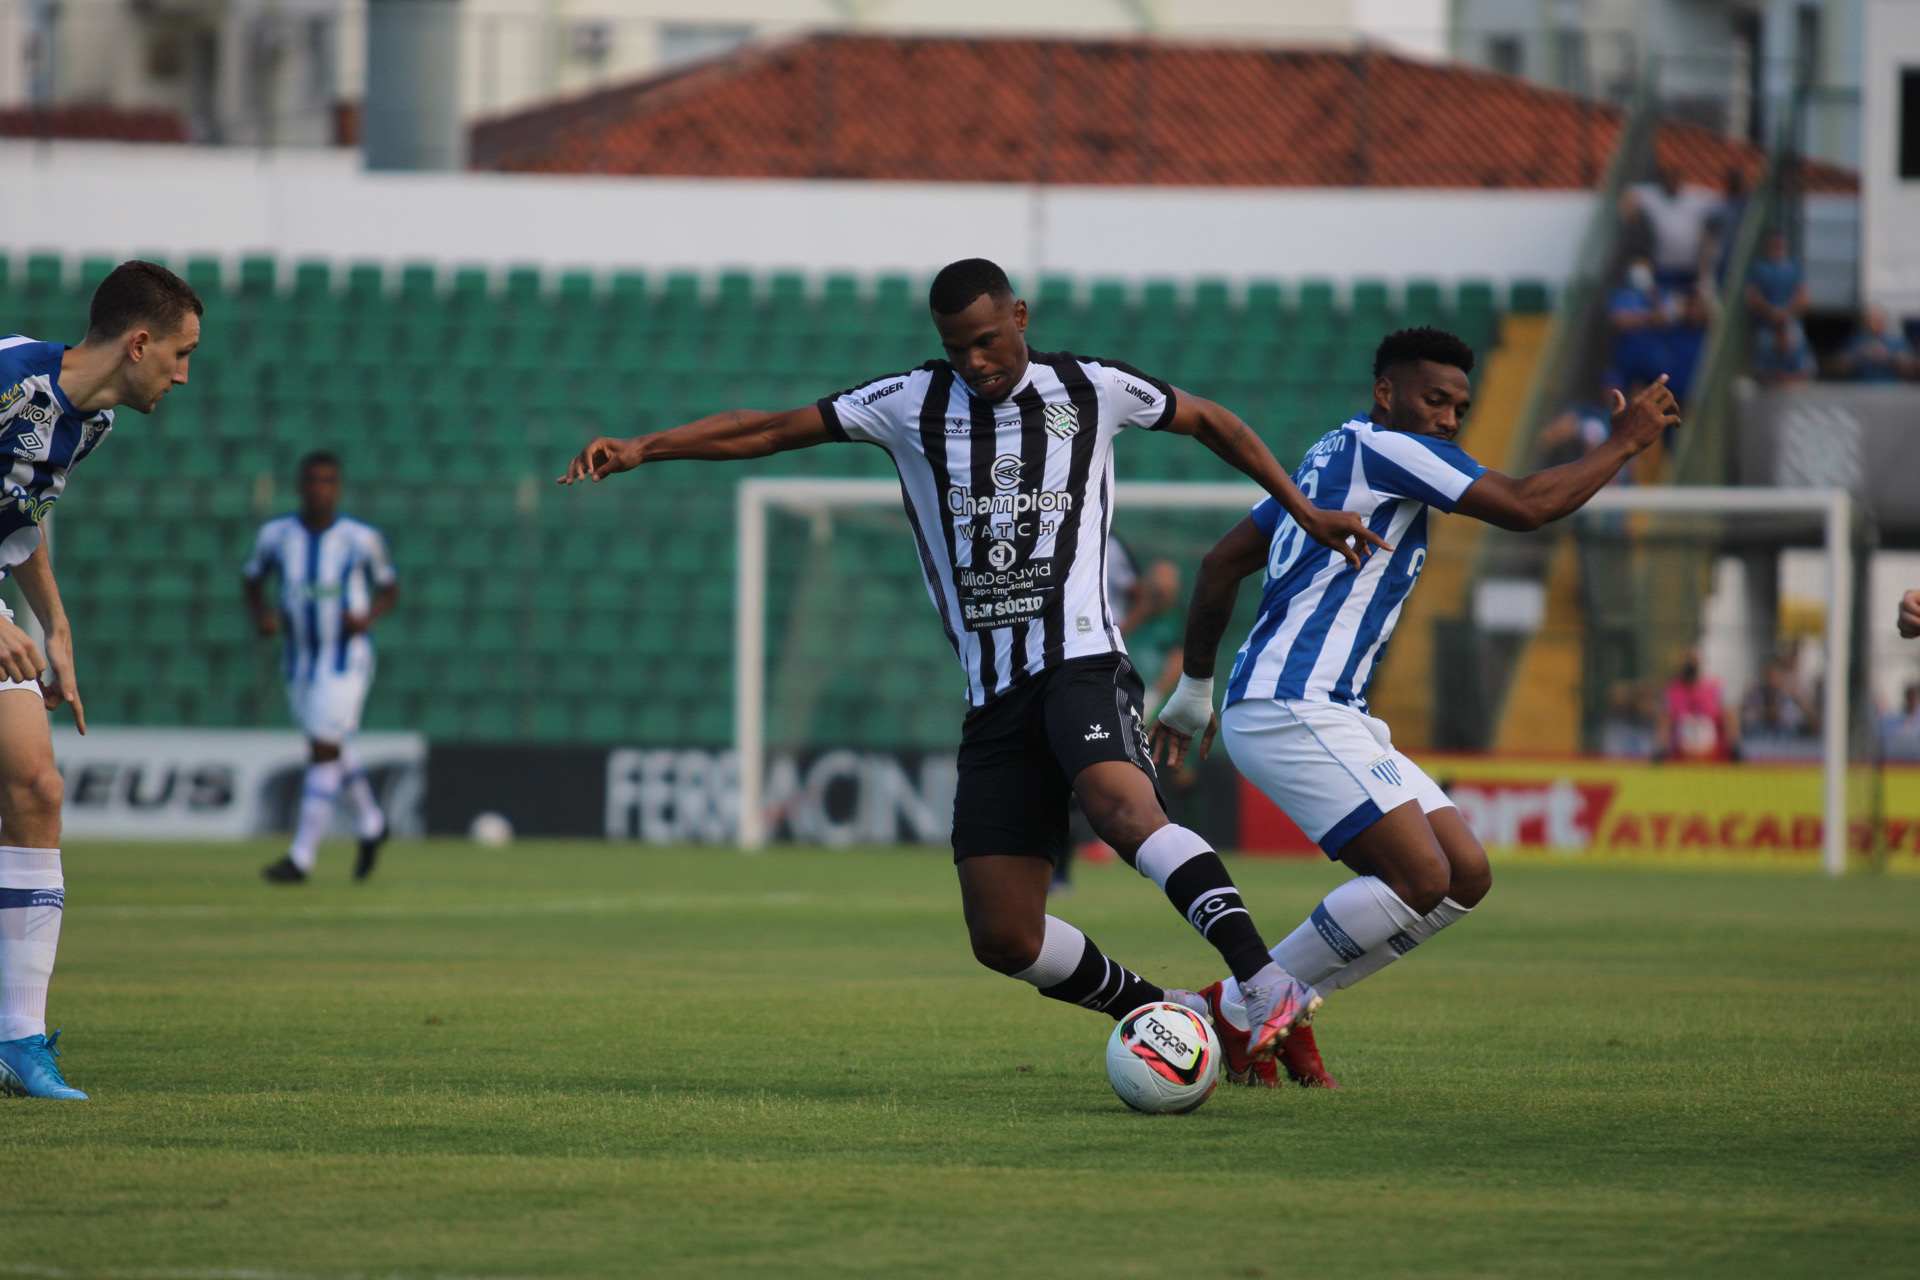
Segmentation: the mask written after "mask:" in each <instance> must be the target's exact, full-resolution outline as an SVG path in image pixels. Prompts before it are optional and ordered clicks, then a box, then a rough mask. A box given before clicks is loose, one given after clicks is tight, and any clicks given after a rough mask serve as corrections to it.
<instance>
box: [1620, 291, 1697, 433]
mask: <svg viewBox="0 0 1920 1280" xmlns="http://www.w3.org/2000/svg"><path fill="white" fill-rule="evenodd" d="M1610 314H1611V317H1612V320H1613V368H1612V370H1611V379H1610V380H1611V381H1612V382H1613V383H1614V385H1616V386H1619V387H1621V388H1623V390H1624V394H1625V395H1626V397H1627V398H1628V399H1629V400H1631V399H1632V398H1633V397H1634V396H1636V395H1638V394H1639V393H1640V391H1641V389H1642V388H1644V387H1646V386H1647V385H1649V384H1650V383H1652V382H1653V380H1654V379H1656V378H1658V377H1659V376H1660V375H1661V374H1663V373H1664V374H1666V375H1667V386H1668V387H1669V388H1670V389H1671V390H1672V392H1673V394H1674V396H1675V397H1677V398H1678V399H1681V400H1685V399H1686V397H1687V392H1688V390H1689V389H1690V387H1691V385H1692V382H1693V369H1694V365H1696V364H1697V363H1699V359H1700V347H1701V344H1702V343H1703V342H1704V341H1705V340H1706V332H1707V312H1706V306H1705V304H1704V303H1703V302H1702V301H1701V298H1700V294H1699V293H1698V291H1697V290H1694V289H1691V288H1689V289H1685V290H1675V289H1672V288H1669V287H1667V286H1666V285H1663V284H1661V283H1660V279H1659V276H1658V274H1657V273H1656V272H1655V271H1654V268H1653V262H1652V261H1651V260H1650V259H1648V258H1645V257H1639V258H1635V259H1633V261H1632V262H1630V263H1629V264H1628V265H1627V273H1626V276H1625V278H1624V279H1623V280H1622V281H1621V282H1620V287H1619V288H1618V289H1616V290H1614V293H1613V299H1612V302H1611V304H1610Z"/></svg>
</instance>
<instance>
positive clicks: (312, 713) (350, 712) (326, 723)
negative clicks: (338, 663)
mask: <svg viewBox="0 0 1920 1280" xmlns="http://www.w3.org/2000/svg"><path fill="white" fill-rule="evenodd" d="M372 683H373V677H372V674H371V673H369V672H365V671H323V672H321V673H319V674H318V675H315V676H314V677H313V678H312V679H309V680H295V681H292V682H291V683H289V684H288V685H287V705H288V706H289V707H291V708H292V709H293V719H294V723H296V724H298V725H299V726H300V731H301V732H302V733H304V734H306V735H307V737H309V738H311V739H313V741H315V742H324V743H327V744H328V745H330V746H339V745H340V744H341V743H344V742H345V741H346V740H347V739H348V738H351V737H352V736H353V735H354V734H355V733H357V732H358V731H359V729H360V710H361V708H362V707H364V706H365V705H366V702H367V688H368V686H369V685H371V684H372Z"/></svg>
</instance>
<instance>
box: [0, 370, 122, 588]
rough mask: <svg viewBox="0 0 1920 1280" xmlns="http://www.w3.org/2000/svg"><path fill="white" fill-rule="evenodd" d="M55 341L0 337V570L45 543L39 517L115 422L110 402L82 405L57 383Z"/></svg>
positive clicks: (1, 573) (0, 575) (4, 573)
mask: <svg viewBox="0 0 1920 1280" xmlns="http://www.w3.org/2000/svg"><path fill="white" fill-rule="evenodd" d="M66 351H67V348H66V346H65V345H64V344H62V343H58V342H36V341H34V340H33V339H32V338H23V337H21V336H20V335H19V334H13V335H11V336H9V337H5V338H0V467H5V468H6V473H5V476H4V478H0V578H4V577H6V576H7V570H9V569H11V568H13V566H15V565H17V564H19V563H21V562H22V561H23V560H25V559H26V558H27V557H28V556H30V555H32V554H33V552H34V548H36V547H38V546H39V545H40V522H41V520H43V519H45V518H46V514H47V512H48V511H49V510H51V509H52V507H53V504H54V502H55V501H56V500H58V498H59V497H60V492H61V490H63V489H65V488H66V487H67V472H68V471H70V470H72V469H73V467H74V465H75V464H76V463H78V462H79V461H80V459H82V458H84V457H86V456H87V455H88V454H89V453H92V452H93V450H94V448H95V447H96V446H98V445H99V443H100V441H101V440H103V439H105V438H106V434H107V432H109V431H111V430H113V410H111V409H102V410H100V411H99V412H98V413H81V412H79V411H78V410H76V409H75V408H74V407H73V402H72V401H70V400H68V399H67V397H66V393H65V392H63V391H61V390H60V357H61V356H63V355H65V354H66Z"/></svg>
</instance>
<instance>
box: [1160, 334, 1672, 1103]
mask: <svg viewBox="0 0 1920 1280" xmlns="http://www.w3.org/2000/svg"><path fill="white" fill-rule="evenodd" d="M1471 372H1473V350H1472V348H1470V347H1468V346H1467V344H1466V343H1464V342H1462V341H1461V340H1460V339H1459V338H1456V337H1454V336H1453V335H1452V334H1450V333H1444V332H1442V331H1440V330H1438V329H1429V328H1420V329H1402V330H1400V331H1399V332H1397V333H1392V334H1389V335H1387V337H1386V339H1385V340H1384V341H1382V342H1381V343H1380V346H1379V349H1378V350H1377V351H1376V352H1375V354H1374V361H1373V377H1374V381H1373V397H1374V403H1373V409H1372V412H1371V413H1370V414H1369V415H1367V416H1365V417H1358V418H1354V419H1352V420H1351V421H1349V422H1347V423H1346V424H1345V425H1343V426H1340V427H1338V428H1336V429H1334V430H1333V431H1330V432H1328V433H1327V434H1326V435H1324V436H1322V437H1321V438H1320V440H1319V442H1318V443H1316V444H1315V445H1314V446H1313V448H1312V449H1310V450H1308V451H1307V456H1306V459H1305V461H1303V462H1302V463H1301V464H1300V466H1299V468H1298V469H1297V470H1296V471H1295V472H1294V483H1295V484H1297V485H1298V486H1299V487H1300V490H1301V492H1302V493H1305V494H1307V495H1308V496H1309V497H1310V498H1311V499H1312V500H1313V502H1314V503H1315V504H1316V505H1317V506H1320V507H1322V508H1325V509H1328V510H1334V511H1350V512H1353V513H1354V514H1355V515H1358V516H1359V517H1361V518H1362V519H1364V520H1365V521H1366V522H1367V523H1368V525H1369V526H1371V527H1372V529H1373V531H1374V532H1375V533H1376V534H1378V535H1380V536H1381V537H1383V538H1385V539H1386V540H1387V541H1388V542H1390V543H1392V544H1393V546H1394V548H1395V550H1394V552H1393V554H1392V555H1390V556H1389V555H1378V556H1374V557H1372V558H1370V559H1369V560H1367V561H1366V563H1364V564H1360V565H1354V564H1350V563H1349V562H1348V561H1346V560H1345V559H1342V558H1341V557H1339V556H1329V555H1324V554H1322V553H1321V552H1320V551H1319V550H1318V549H1317V548H1315V547H1312V546H1309V545H1308V539H1307V538H1305V537H1304V536H1302V534H1301V532H1300V530H1298V529H1296V528H1294V527H1293V521H1292V520H1291V519H1290V518H1289V517H1288V516H1287V515H1286V513H1285V512H1283V511H1281V510H1280V508H1279V506H1278V505H1277V504H1275V503H1273V502H1271V501H1262V502H1261V503H1259V504H1258V505H1256V506H1255V507H1254V509H1253V511H1252V513H1251V514H1250V515H1248V516H1247V517H1246V518H1245V519H1243V520H1241V521H1240V523H1239V524H1237V525H1235V526H1234V527H1233V529H1231V530H1229V531H1228V533H1227V534H1226V536H1225V537H1223V538H1221V539H1220V541H1219V542H1218V543H1216V544H1215V545H1214V547H1213V549H1212V550H1211V551H1209V552H1208V553H1207V555H1206V559H1205V560H1204V561H1203V562H1202V563H1201V566H1200V576H1199V578H1198V579H1197V580H1196V581H1195V582H1194V586H1193V600H1192V603H1191V604H1190V605H1189V607H1188V613H1187V638H1186V644H1185V658H1184V666H1185V673H1184V674H1183V675H1182V676H1181V678H1180V685H1179V687H1178V688H1177V689H1175V690H1174V693H1173V696H1172V697H1171V698H1169V699H1168V700H1167V705H1166V706H1164V707H1162V708H1161V709H1160V716H1159V719H1158V721H1157V722H1156V723H1155V724H1154V728H1153V735H1152V740H1153V744H1154V749H1155V750H1156V751H1158V752H1161V753H1163V754H1164V755H1165V756H1166V757H1167V760H1168V762H1169V763H1171V764H1173V765H1176V766H1177V765H1178V764H1179V763H1180V762H1181V761H1183V760H1184V759H1185V757H1186V754H1187V748H1188V744H1189V743H1191V742H1192V740H1193V738H1194V736H1195V735H1196V734H1199V733H1201V732H1202V731H1203V730H1204V731H1205V736H1204V737H1203V738H1201V741H1200V752H1201V754H1202V755H1203V756H1204V755H1205V754H1206V752H1207V748H1208V747H1209V746H1210V745H1211V743H1212V741H1213V735H1214V732H1215V730H1216V729H1224V731H1225V734H1226V742H1227V750H1228V752H1229V753H1231V755H1232V757H1233V763H1234V765H1235V766H1236V767H1237V768H1238V769H1239V770H1240V772H1241V773H1242V774H1243V775H1245V776H1246V777H1247V779H1248V780H1249V781H1251V782H1252V783H1253V784H1254V785H1255V786H1257V787H1259V788H1260V789H1261V790H1262V791H1264V792H1265V793H1266V794H1267V795H1268V796H1269V797H1270V798H1271V799H1272V800H1273V802H1274V803H1275V804H1277V805H1279V806H1280V807H1281V808H1282V809H1283V810H1285V811H1286V814H1287V816H1288V817H1290V818H1292V819H1293V820H1294V822H1295V823H1297V824H1299V826H1300V829H1301V830H1302V831H1304V832H1306V833H1307V835H1308V836H1309V837H1310V838H1311V839H1313V840H1314V842H1315V843H1317V844H1318V845H1319V846H1320V847H1321V848H1322V849H1323V850H1325V851H1326V854H1327V856H1328V857H1329V858H1333V859H1335V860H1337V861H1340V862H1344V863H1346V864H1347V866H1348V867H1350V868H1351V869H1352V870H1353V872H1354V874H1355V878H1354V879H1352V880H1349V881H1348V882H1347V883H1345V884H1343V885H1341V886H1340V887H1339V888H1337V889H1335V890H1334V891H1333V892H1332V893H1330V894H1328V895H1327V897H1326V899H1325V901H1323V902H1322V903H1321V904H1320V905H1319V906H1318V907H1316V908H1314V911H1313V914H1312V915H1311V916H1310V917H1309V918H1308V919H1307V920H1306V922H1305V923H1303V924H1301V926H1300V927H1299V928H1298V929H1295V930H1294V931H1293V933H1291V934H1289V935H1288V936H1287V938H1286V939H1285V940H1284V941H1282V942H1281V943H1280V945H1279V946H1277V947H1275V948H1274V949H1273V957H1274V959H1275V960H1276V961H1278V962H1279V964H1280V966H1281V967H1282V968H1284V969H1285V970H1286V971H1287V972H1289V973H1291V974H1293V975H1294V976H1296V977H1298V978H1300V979H1301V980H1303V981H1305V982H1307V983H1310V984H1312V985H1313V987H1314V988H1315V991H1316V994H1318V995H1319V996H1321V997H1325V996H1328V995H1331V994H1332V993H1333V992H1335V991H1339V990H1342V989H1344V988H1346V987H1349V986H1352V985H1353V984H1354V983H1355V982H1358V981H1359V980H1360V979H1362V978H1364V977H1366V976H1367V975H1368V974H1370V973H1374V972H1377V971H1378V970H1379V969H1381V968H1383V967H1384V966H1386V965H1388V964H1391V963H1393V961H1394V960H1396V959H1398V958H1399V957H1400V956H1402V955H1405V954H1406V953H1407V952H1408V951H1411V950H1412V949H1413V948H1414V947H1416V946H1418V945H1419V944H1420V943H1421V942H1422V941H1424V940H1426V939H1427V938H1430V937H1432V936H1433V935H1434V934H1435V933H1438V932H1439V931H1440V930H1441V929H1444V928H1446V927H1447V926H1448V925H1450V924H1453V923H1455V922H1456V921H1458V920H1461V919H1464V918H1465V917H1466V915H1467V913H1468V912H1469V911H1471V910H1472V909H1473V907H1474V906H1475V905H1476V904H1478V903H1479V901H1480V900H1481V899H1482V898H1483V897H1485V896H1486V893H1487V890H1488V889H1489V888H1491V887H1492V884H1493V874H1492V872H1491V870H1490V869H1489V868H1488V866H1487V854H1486V850H1485V849H1483V848H1481V847H1480V842H1479V840H1477V839H1475V838H1474V835H1473V832H1472V831H1470V830H1469V829H1468V828H1467V824H1466V823H1465V822H1463V821H1462V820H1461V818H1460V812H1459V810H1458V809H1456V808H1455V807H1454V805H1453V801H1452V800H1450V799H1448V798H1447V794H1446V793H1445V792H1444V791H1442V790H1441V789H1440V788H1439V787H1438V786H1436V785H1435V784H1434V782H1433V780H1432V779H1430V778H1428V777H1427V775H1426V774H1425V773H1424V772H1422V771H1421V769H1420V766H1419V765H1417V764H1415V763H1414V762H1413V761H1412V760H1410V759H1408V758H1407V756H1405V755H1404V754H1402V753H1401V752H1399V751H1397V750H1395V749H1394V746H1393V742H1392V740H1391V738H1390V736H1389V734H1388V730H1387V726H1386V724H1385V723H1384V722H1383V721H1380V720H1377V719H1375V718H1374V717H1372V716H1370V715H1368V714H1367V700H1366V689H1367V684H1368V682H1369V681H1370V680H1371V679H1372V677H1373V673H1374V671H1375V670H1376V669H1377V667H1378V664H1379V660H1380V653H1381V650H1382V649H1383V648H1384V647H1385V645H1386V643H1387V640H1388V638H1389V637H1390V636H1391V635H1392V634H1393V626H1394V623H1395V622H1396V621H1398V620H1399V617H1400V609H1401V606H1402V605H1403V604H1405V602H1406V599H1407V595H1408V593H1409V592H1411V591H1412V590H1413V584H1414V582H1415V581H1416V580H1417V579H1418V578H1419V576H1420V570H1421V569H1422V567H1424V566H1425V564H1426V560H1427V508H1428V507H1438V508H1439V509H1440V510H1442V511H1458V512H1461V513H1462V514H1465V515H1470V516H1473V517H1475V518H1476V519H1480V520H1485V521H1486V522H1487V523H1489V524H1492V525H1497V526H1498V527H1500V528H1502V529H1518V530H1527V529H1537V528H1539V527H1540V526H1541V525H1543V524H1546V523H1547V522H1548V521H1551V520H1558V519H1560V518H1561V517H1562V516H1565V515H1568V514H1569V513H1571V512H1574V511H1577V510H1579V509H1580V507H1581V506H1582V505H1583V504H1584V503H1585V502H1586V501H1587V499H1589V498H1591V497H1592V496H1593V495H1594V494H1595V493H1597V492H1599V491H1600V489H1601V488H1602V487H1604V486H1605V485H1606V484H1607V482H1608V481H1610V480H1611V479H1613V477H1614V474H1615V473H1616V472H1618V471H1619V470H1620V468H1621V467H1623V466H1625V465H1626V464H1627V462H1628V461H1630V460H1631V459H1632V458H1633V457H1635V456H1636V455H1638V454H1639V453H1641V452H1643V451H1644V450H1645V449H1646V448H1647V447H1648V446H1649V445H1651V444H1653V442H1654V441H1656V440H1658V439H1660V436H1661V432H1662V431H1664V430H1665V429H1666V428H1667V427H1668V426H1670V425H1671V426H1677V425H1678V424H1679V421H1680V411H1679V408H1678V406H1677V405H1676V404H1675V403H1674V399H1673V395H1672V393H1671V392H1669V391H1668V390H1667V386H1666V379H1665V378H1664V377H1662V378H1660V379H1658V380H1657V381H1656V382H1655V383H1654V385H1652V386H1651V387H1648V388H1647V389H1646V390H1644V391H1642V392H1641V393H1640V394H1639V395H1638V396H1636V397H1635V398H1634V401H1633V403H1632V404H1631V405H1629V404H1628V403H1627V402H1626V400H1625V398H1624V397H1622V396H1620V395H1619V394H1618V393H1615V396H1614V405H1613V430H1612V432H1611V433H1610V434H1609V435H1608V437H1607V438H1606V440H1605V441H1603V442H1602V443H1601V444H1599V445H1598V446H1597V447H1595V448H1594V449H1593V450H1592V451H1591V452H1589V453H1587V454H1586V455H1585V456H1584V457H1582V458H1581V459H1579V460H1578V461H1576V462H1569V463H1567V464H1565V465H1563V466H1558V467H1549V468H1547V469H1546V470H1544V471H1538V472H1535V473H1534V474H1533V475H1530V476H1527V477H1526V478H1524V479H1520V480H1515V479H1512V478H1510V477H1508V476H1504V475H1501V474H1500V473H1499V472H1497V471H1489V470H1488V469H1487V468H1485V467H1483V466H1481V465H1480V464H1479V463H1478V462H1475V461H1474V460H1473V459H1472V458H1470V457H1468V456H1467V454H1466V452H1465V451H1464V450H1463V449H1461V448H1460V446H1459V445H1457V444H1455V443H1454V442H1453V437H1454V436H1455V435H1456V434H1458V432H1459V431H1460V428H1461V426H1462V425H1463V424H1464V422H1465V420H1466V415H1467V409H1468V407H1469V405H1470V404H1471V403H1472V390H1471V388H1470V387H1469V385H1468V382H1467V375H1468V374H1469V373H1471ZM1262 568H1264V569H1265V570H1266V577H1265V590H1264V592H1263V594H1262V597H1261V600H1260V614H1259V617H1258V619H1257V620H1256V621H1255V622H1254V624H1253V631H1252V634H1250V635H1249V636H1248V637H1247V641H1246V643H1245V644H1244V645H1242V646H1241V647H1240V653H1239V655H1238V656H1237V657H1236V658H1235V659H1234V662H1233V670H1232V672H1231V674H1230V675H1229V676H1228V677H1227V692H1226V706H1225V709H1224V710H1223V711H1222V712H1221V714H1220V716H1219V718H1217V719H1216V718H1215V716H1214V713H1213V668H1214V656H1215V654H1216V653H1217V652H1218V650H1219V647H1220V638H1221V636H1222V635H1223V634H1225V632H1226V629H1227V622H1228V620H1229V619H1230V618H1231V617H1232V616H1233V603H1234V598H1235V597H1236V596H1237V595H1238V593H1239V590H1240V581H1241V579H1243V578H1245V577H1247V576H1248V575H1250V574H1252V573H1254V572H1256V571H1258V570H1260V569H1262ZM1206 995H1207V999H1208V1003H1209V1005H1210V1007H1211V1009H1212V1012H1213V1017H1214V1025H1215V1027H1216V1029H1217V1030H1218V1032H1219V1034H1220V1041H1221V1044H1222V1045H1223V1046H1224V1047H1225V1048H1226V1050H1227V1061H1228V1065H1229V1067H1230V1069H1231V1071H1232V1072H1233V1075H1234V1078H1235V1079H1237V1080H1238V1081H1239V1082H1241V1083H1244V1084H1252V1085H1267V1086H1272V1085H1274V1084H1276V1083H1278V1073H1277V1072H1276V1071H1275V1070H1274V1068H1273V1064H1272V1063H1271V1062H1268V1063H1262V1062H1259V1061H1257V1060H1255V1058H1254V1057H1253V1056H1251V1055H1249V1054H1248V1052H1247V1050H1246V1047H1245V1046H1246V1043H1247V1041H1246V1035H1247V1032H1246V1031H1245V1029H1244V1028H1245V1025H1246V1024H1245V1021H1244V1019H1243V1018H1241V1017H1240V1016H1239V1014H1238V1001H1239V992H1238V990H1237V984H1236V983H1235V982H1234V981H1233V979H1231V978H1229V979H1226V980H1224V981H1222V982H1219V983H1215V984H1214V985H1213V986H1212V987H1210V988H1208V990H1207V992H1206ZM1279 1060H1280V1063H1281V1065H1283V1066H1285V1067H1286V1069H1287V1072H1288V1074H1289V1075H1290V1076H1291V1077H1292V1078H1293V1079H1294V1080H1295V1081H1296V1082H1297V1083H1299V1084H1302V1085H1307V1086H1320V1087H1327V1088H1332V1087H1336V1086H1335V1085H1334V1081H1333V1078H1332V1077H1331V1076H1330V1075H1328V1074H1327V1070H1326V1067H1325V1066H1324V1065H1323V1064H1322V1063H1321V1060H1320V1054H1319V1050H1318V1049H1317V1047H1316V1046H1315V1044H1314V1037H1313V1029H1312V1028H1311V1027H1310V1026H1301V1027H1298V1028H1296V1029H1295V1031H1294V1033H1293V1034H1292V1035H1290V1036H1289V1037H1288V1038H1287V1039H1286V1040H1285V1041H1283V1042H1282V1043H1281V1045H1280V1050H1279Z"/></svg>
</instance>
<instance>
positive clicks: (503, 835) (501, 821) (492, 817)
mask: <svg viewBox="0 0 1920 1280" xmlns="http://www.w3.org/2000/svg"><path fill="white" fill-rule="evenodd" d="M467 839H469V840H471V841H473V842H474V843H475V844H477V845H479V846H481V847H482V848H485V849H504V848H506V847H507V846H508V845H510V844H512V843H513V824H512V823H511V822H508V821H507V819H506V817H505V815H503V814H498V813H495V812H493V811H492V810H491V809H489V810H488V811H487V812H485V813H480V814H475V815H474V818H473V821H472V822H471V823H469V824H468V826H467Z"/></svg>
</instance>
